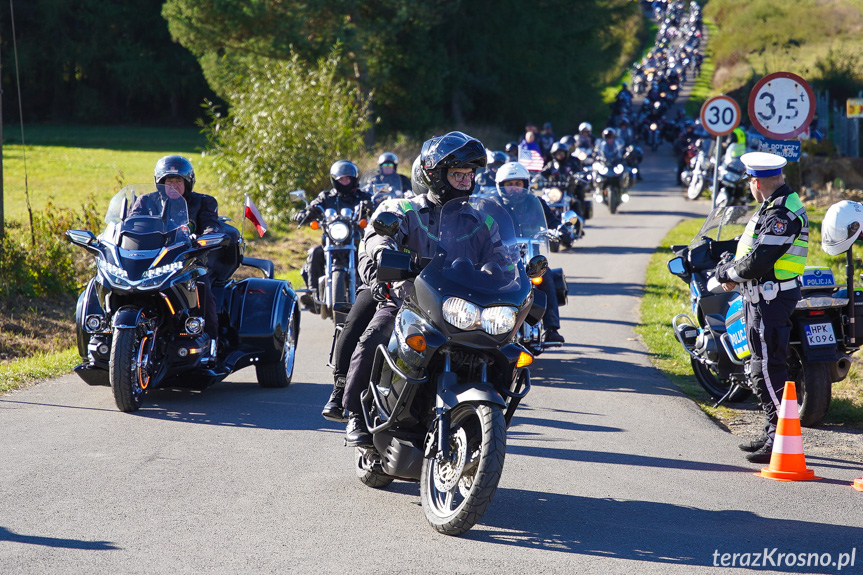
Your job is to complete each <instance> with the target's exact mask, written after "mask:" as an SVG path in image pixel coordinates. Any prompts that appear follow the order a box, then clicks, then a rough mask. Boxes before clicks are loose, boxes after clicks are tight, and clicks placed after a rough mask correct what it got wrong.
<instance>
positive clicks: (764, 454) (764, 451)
mask: <svg viewBox="0 0 863 575" xmlns="http://www.w3.org/2000/svg"><path fill="white" fill-rule="evenodd" d="M772 453H773V444H769V445H768V444H766V443H765V444H764V445H762V446H761V448H760V449H759V450H758V451H754V452H752V453H750V454H749V455H747V456H746V459H748V460H749V461H751V462H752V463H770V456H771V454H772Z"/></svg>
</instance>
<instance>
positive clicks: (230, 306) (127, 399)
mask: <svg viewBox="0 0 863 575" xmlns="http://www.w3.org/2000/svg"><path fill="white" fill-rule="evenodd" d="M105 223H106V227H105V230H104V231H103V232H102V233H101V234H100V235H99V236H98V237H96V236H94V235H93V233H92V232H89V231H85V230H69V231H67V232H66V237H67V238H68V239H69V241H70V242H72V243H73V244H75V245H77V246H80V247H82V248H84V249H85V250H87V251H88V252H89V253H91V254H92V255H93V257H94V258H95V260H96V270H97V274H96V277H95V278H93V279H92V280H90V282H89V283H88V284H87V287H86V288H85V290H84V291H83V292H82V293H81V296H80V297H79V298H78V305H77V309H76V313H75V323H76V329H77V339H78V354H79V355H80V357H81V363H80V364H79V365H78V366H76V367H75V373H77V374H78V375H79V376H80V377H81V379H83V380H84V381H85V382H87V383H88V384H90V385H110V386H111V389H112V391H113V394H114V401H115V403H116V404H117V407H118V408H119V409H120V410H121V411H125V412H131V411H136V410H138V409H139V408H140V407H141V406H142V405H143V402H144V397H145V395H146V394H147V392H148V391H150V390H152V389H155V388H157V387H191V388H196V389H202V388H204V387H207V386H209V385H212V384H214V383H216V382H219V381H221V380H222V379H224V378H225V377H227V376H228V375H229V374H231V373H232V372H234V371H237V370H239V369H242V368H243V367H246V366H249V365H254V366H255V369H256V372H257V377H258V383H259V384H260V385H261V387H287V386H288V385H289V384H290V382H291V377H292V375H293V371H294V358H295V353H296V346H297V339H298V337H299V332H300V312H299V308H298V305H297V297H296V295H295V294H294V291H293V289H291V285H290V284H289V283H288V282H285V281H280V280H276V279H273V264H272V262H270V261H268V260H258V259H253V258H248V257H244V256H243V254H242V251H243V250H242V248H243V245H242V241H241V243H240V244H239V245H231V241H230V237H229V236H228V235H227V234H208V235H203V236H200V237H196V236H194V235H193V234H190V232H189V216H188V209H187V206H186V201H185V200H184V199H183V196H181V195H179V194H177V193H176V192H174V191H173V190H172V189H171V188H167V187H165V186H162V185H155V184H135V185H130V186H126V187H124V188H123V189H122V190H120V191H119V192H118V193H117V194H116V195H115V196H114V198H113V199H112V200H111V203H110V205H109V206H108V212H107V214H106V216H105ZM217 252H223V253H222V254H221V256H220V257H221V263H222V264H223V265H222V266H221V267H220V268H219V270H218V271H216V272H214V275H213V276H212V289H213V295H214V296H215V299H216V309H217V315H218V318H219V326H220V331H221V332H222V336H223V343H224V344H225V345H224V346H220V345H217V342H216V341H214V340H211V339H210V337H209V336H208V335H207V334H206V332H205V329H204V328H205V318H204V313H203V309H202V304H201V301H200V297H199V294H198V282H197V278H199V277H201V275H202V274H204V273H206V268H205V267H204V265H203V262H204V261H206V259H207V258H208V257H215V255H216V253H217ZM241 264H242V265H246V266H250V267H255V268H258V269H259V270H261V271H262V272H263V273H264V274H265V276H266V277H265V278H247V279H242V280H233V279H231V276H232V275H233V273H234V272H235V271H236V270H237V268H238V267H239V266H240V265H241Z"/></svg>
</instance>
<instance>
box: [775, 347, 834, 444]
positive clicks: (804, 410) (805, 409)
mask: <svg viewBox="0 0 863 575" xmlns="http://www.w3.org/2000/svg"><path fill="white" fill-rule="evenodd" d="M786 366H787V367H788V378H789V379H790V380H791V381H793V382H795V385H794V387H795V390H796V391H797V410H798V412H799V415H800V425H802V426H803V427H815V426H816V425H818V424H819V423H821V421H822V420H823V419H824V416H825V415H827V411H828V410H829V409H830V400H831V397H832V395H833V383H832V382H831V381H830V368H829V366H828V364H827V363H825V362H823V361H814V362H807V361H805V360H803V359H802V358H801V357H800V352H799V350H798V349H797V348H796V347H794V346H792V347H791V353H790V354H788V361H787V362H786Z"/></svg>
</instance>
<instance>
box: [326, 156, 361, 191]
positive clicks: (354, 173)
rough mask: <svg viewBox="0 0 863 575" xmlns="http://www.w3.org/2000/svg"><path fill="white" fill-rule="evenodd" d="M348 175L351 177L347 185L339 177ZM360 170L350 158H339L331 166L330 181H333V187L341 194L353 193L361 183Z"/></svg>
mask: <svg viewBox="0 0 863 575" xmlns="http://www.w3.org/2000/svg"><path fill="white" fill-rule="evenodd" d="M344 176H347V177H349V178H350V179H351V181H350V183H349V184H347V185H343V184H340V183H339V182H338V179H339V178H343V177H344ZM359 176H360V170H359V168H357V165H356V164H354V163H353V162H350V161H348V160H339V161H338V162H336V163H335V164H333V165H332V166H330V181H331V182H332V183H333V188H335V190H336V191H337V192H338V193H339V195H340V196H342V195H347V194H350V193H353V192H354V191H355V190H356V189H357V185H358V183H359Z"/></svg>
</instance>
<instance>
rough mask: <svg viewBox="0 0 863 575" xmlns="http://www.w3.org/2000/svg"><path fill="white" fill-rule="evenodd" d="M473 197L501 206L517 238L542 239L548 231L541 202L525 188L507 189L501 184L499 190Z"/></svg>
mask: <svg viewBox="0 0 863 575" xmlns="http://www.w3.org/2000/svg"><path fill="white" fill-rule="evenodd" d="M474 197H475V198H477V199H481V200H487V201H491V202H494V203H496V204H498V205H499V206H500V207H501V208H503V209H504V211H506V213H507V215H509V218H510V220H511V221H512V225H513V230H514V231H515V235H516V236H517V237H518V238H519V239H522V240H527V239H531V240H535V239H542V238H543V235H544V232H546V231H548V222H546V220H545V212H544V211H543V209H542V203H541V202H540V200H539V198H537V197H536V196H535V195H533V192H531V191H530V190H528V189H527V188H509V189H507V188H506V187H503V186H501V190H500V192H498V191H497V190H495V191H494V192H492V193H487V194H474ZM543 243H544V242H543Z"/></svg>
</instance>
